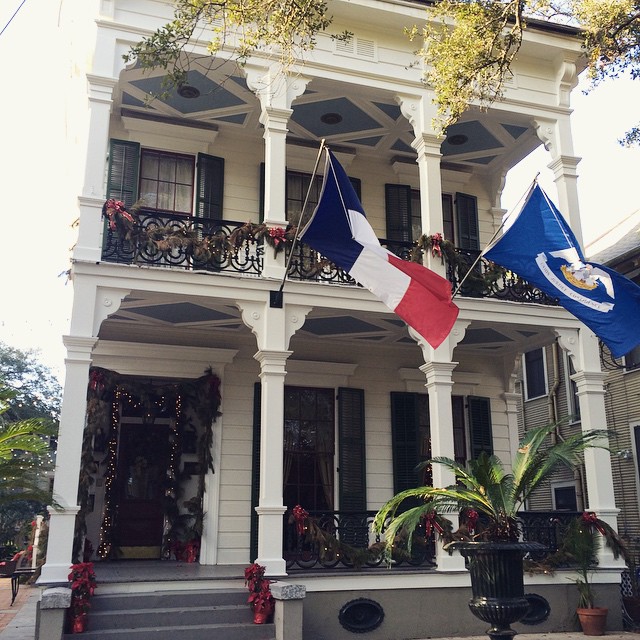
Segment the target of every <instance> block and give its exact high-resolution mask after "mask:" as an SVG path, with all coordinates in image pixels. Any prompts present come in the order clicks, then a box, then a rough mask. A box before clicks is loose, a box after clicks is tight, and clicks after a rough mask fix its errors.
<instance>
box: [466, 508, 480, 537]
mask: <svg viewBox="0 0 640 640" xmlns="http://www.w3.org/2000/svg"><path fill="white" fill-rule="evenodd" d="M477 524H478V512H477V511H475V510H474V509H469V511H467V529H469V533H474V532H475V530H476V526H477Z"/></svg>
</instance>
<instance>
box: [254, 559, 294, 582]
mask: <svg viewBox="0 0 640 640" xmlns="http://www.w3.org/2000/svg"><path fill="white" fill-rule="evenodd" d="M256 562H257V563H258V564H259V565H262V566H263V567H265V569H266V570H265V572H264V575H265V576H266V577H267V578H275V577H280V576H283V577H284V576H286V575H288V574H287V563H286V562H285V560H284V559H283V558H260V557H258V558H256Z"/></svg>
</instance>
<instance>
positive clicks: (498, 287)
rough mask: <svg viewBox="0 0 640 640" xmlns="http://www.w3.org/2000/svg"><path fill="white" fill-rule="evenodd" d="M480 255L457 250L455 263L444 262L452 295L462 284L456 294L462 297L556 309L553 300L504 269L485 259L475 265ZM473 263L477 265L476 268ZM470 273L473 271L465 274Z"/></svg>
mask: <svg viewBox="0 0 640 640" xmlns="http://www.w3.org/2000/svg"><path fill="white" fill-rule="evenodd" d="M479 255H480V251H477V250H472V249H456V250H455V256H456V259H455V260H446V263H447V278H448V280H449V282H451V285H452V287H453V290H454V291H455V290H456V289H457V288H458V286H459V285H460V283H461V282H462V286H461V288H460V292H459V293H460V295H461V296H463V297H471V298H496V299H498V300H510V301H512V302H534V303H537V304H544V305H550V306H557V305H558V301H557V300H556V299H555V298H551V297H550V296H548V295H547V294H546V293H544V292H542V291H541V290H540V289H538V288H537V287H535V286H533V285H532V284H530V283H529V282H527V281H526V280H524V279H523V278H521V277H520V276H518V275H516V274H515V273H513V271H509V270H508V269H504V268H503V267H500V266H498V265H497V264H495V263H493V262H491V261H490V260H486V259H485V258H480V260H479V261H478V262H477V263H476V260H477V258H478V256H479ZM474 263H476V264H475V266H474ZM472 267H473V269H472ZM470 269H472V271H471V273H469V274H468V272H469V270H470ZM467 274H468V275H467ZM465 276H466V278H465Z"/></svg>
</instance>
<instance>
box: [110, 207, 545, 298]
mask: <svg viewBox="0 0 640 640" xmlns="http://www.w3.org/2000/svg"><path fill="white" fill-rule="evenodd" d="M132 218H133V220H127V219H125V220H123V219H119V220H118V222H117V223H116V222H115V221H114V223H113V224H106V225H105V236H104V246H103V250H102V259H103V261H105V262H116V263H120V264H136V265H138V266H141V265H144V266H150V267H164V268H167V267H168V268H175V269H182V270H190V271H207V272H212V273H236V274H241V275H245V276H250V277H251V276H252V277H260V276H261V275H262V270H263V263H264V253H265V251H266V250H268V249H269V250H273V251H276V252H281V251H284V252H285V256H286V261H287V266H288V268H287V277H288V278H290V279H294V280H302V281H315V282H324V283H328V284H332V283H336V284H341V285H353V286H357V283H356V282H355V281H354V280H353V279H352V278H351V277H350V276H349V274H348V273H346V272H345V271H343V270H342V269H340V268H339V267H337V266H336V265H334V264H333V263H332V262H330V261H329V260H327V259H326V258H324V257H323V256H322V255H321V254H319V253H318V252H316V251H314V250H313V249H311V248H310V247H308V246H307V245H305V244H303V243H300V242H297V241H296V239H295V228H292V227H289V228H287V229H282V228H280V227H272V228H271V233H270V232H269V228H268V227H267V225H265V224H251V223H243V222H234V221H231V220H212V219H203V218H194V217H190V216H180V215H175V214H170V213H160V212H147V213H144V212H142V213H134V214H133V215H132ZM379 240H380V243H381V244H382V245H383V246H386V247H387V248H388V249H389V250H390V251H392V252H393V253H395V254H396V255H398V256H400V257H401V258H402V259H403V260H414V261H419V262H421V261H422V255H423V251H424V248H425V246H426V245H427V244H428V243H429V239H428V237H427V236H423V237H422V238H420V240H418V241H416V242H406V241H405V242H403V241H388V240H386V239H384V238H381V239H379ZM427 249H428V250H430V248H429V247H427ZM439 253H440V254H441V256H442V260H443V261H444V263H445V264H446V274H447V278H448V280H449V281H450V282H451V287H452V291H456V290H457V289H458V287H459V285H460V283H461V282H462V286H461V287H460V290H459V292H458V293H459V295H461V296H466V297H474V298H496V299H499V300H510V301H516V302H534V303H539V304H545V305H556V304H557V302H556V301H555V300H554V299H551V298H549V297H548V296H547V295H546V294H544V293H543V292H541V291H540V290H539V289H537V288H535V287H534V286H532V285H530V284H529V283H527V282H526V281H525V280H523V279H522V278H520V277H519V276H517V275H516V274H515V273H513V272H511V271H507V270H506V269H503V268H502V267H499V266H498V265H496V264H494V263H492V262H490V261H488V260H486V259H484V258H480V259H479V260H478V256H479V254H480V251H478V250H472V249H460V248H458V247H454V246H453V245H452V244H451V243H449V242H446V241H445V242H443V243H442V244H441V246H440V248H439ZM470 269H471V270H472V271H471V273H468V272H469V270H470ZM465 276H466V277H465ZM463 279H464V280H463Z"/></svg>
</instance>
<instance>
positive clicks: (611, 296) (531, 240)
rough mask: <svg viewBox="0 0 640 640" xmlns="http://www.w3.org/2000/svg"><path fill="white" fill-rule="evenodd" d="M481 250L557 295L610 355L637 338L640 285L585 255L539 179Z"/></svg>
mask: <svg viewBox="0 0 640 640" xmlns="http://www.w3.org/2000/svg"><path fill="white" fill-rule="evenodd" d="M483 255H484V257H486V258H487V259H489V260H491V261H493V262H495V263H496V264H499V265H500V266H502V267H504V268H505V269H509V270H510V271H513V272H514V273H516V274H517V275H519V276H520V277H521V278H524V279H525V280H527V281H528V282H530V283H531V284H533V285H535V286H536V287H538V288H539V289H540V290H541V291H543V292H544V293H546V294H547V295H548V296H551V297H552V298H557V299H558V302H559V303H560V305H562V306H563V307H564V308H565V309H566V310H567V311H569V312H570V313H572V314H573V315H574V316H575V317H576V318H577V319H578V320H580V321H581V322H583V323H584V324H586V325H587V327H589V328H590V329H591V330H592V331H593V332H594V333H595V334H596V335H597V336H598V338H600V340H602V342H604V344H605V345H607V347H608V348H609V350H610V351H611V353H612V355H613V356H614V357H615V358H620V357H622V356H623V355H625V354H626V353H628V352H629V351H631V349H633V348H634V347H635V346H637V345H638V344H640V324H639V323H640V287H639V286H638V285H637V284H635V283H634V282H632V281H631V280H629V279H628V278H626V277H625V276H623V275H621V274H619V273H617V272H616V271H613V270H612V269H609V268H607V267H605V266H602V265H599V264H594V263H589V262H587V261H586V260H585V258H584V256H583V254H582V251H581V250H580V246H579V245H578V242H577V241H576V238H575V236H574V235H573V232H572V231H571V229H570V228H569V225H568V224H567V223H566V222H565V220H564V218H563V217H562V215H561V213H560V212H559V211H558V209H557V208H556V207H555V206H554V204H553V203H552V202H551V200H549V198H548V197H547V195H546V194H545V193H544V191H543V190H542V189H541V188H540V186H539V185H538V184H536V185H535V186H534V188H533V189H532V191H531V193H530V194H529V197H528V198H527V200H526V202H525V204H524V206H523V207H522V209H521V211H520V213H519V215H518V217H517V218H516V219H515V221H514V222H513V223H512V224H511V226H510V227H509V228H508V229H507V230H506V231H505V232H504V233H503V234H502V236H501V237H500V238H499V239H498V240H496V241H495V242H493V243H492V244H490V245H489V246H488V247H487V248H486V249H485V250H484V251H483Z"/></svg>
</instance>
